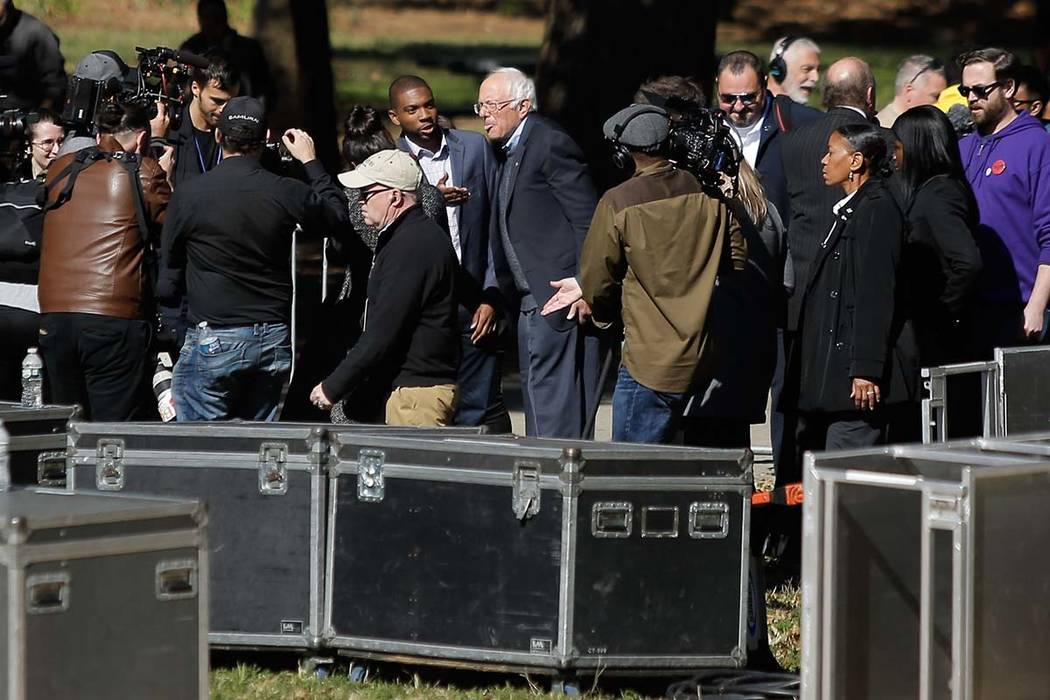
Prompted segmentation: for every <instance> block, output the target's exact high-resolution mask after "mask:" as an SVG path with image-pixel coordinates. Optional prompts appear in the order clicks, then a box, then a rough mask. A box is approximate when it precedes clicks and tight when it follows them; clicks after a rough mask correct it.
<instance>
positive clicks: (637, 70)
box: [536, 0, 719, 188]
mask: <svg viewBox="0 0 1050 700" xmlns="http://www.w3.org/2000/svg"><path fill="white" fill-rule="evenodd" d="M718 6H719V2H718V1H717V0H619V1H618V2H609V1H608V0H549V6H548V13H547V29H546V33H545V37H544V42H543V49H542V50H541V52H540V60H539V66H538V68H537V71H536V74H537V75H536V78H537V91H538V93H539V95H538V97H539V109H540V111H541V112H543V113H544V114H546V115H548V116H550V117H551V118H553V119H555V120H556V121H558V122H559V123H560V124H561V125H562V126H564V127H565V129H567V130H568V131H569V133H570V134H572V136H573V138H575V139H576V141H577V143H579V144H580V146H581V147H582V148H583V151H584V154H585V155H586V156H587V160H588V161H589V162H590V164H591V168H592V173H593V175H594V177H595V181H596V183H597V184H598V186H599V187H600V188H605V187H607V186H609V185H610V184H613V183H614V182H616V181H617V179H619V178H618V176H617V173H616V170H615V167H614V166H613V165H612V161H611V158H610V150H609V147H608V145H606V143H605V141H604V138H603V137H602V124H603V123H604V122H605V120H606V119H608V118H609V117H610V116H612V115H613V114H615V113H616V112H617V111H618V110H619V109H621V108H623V107H626V106H627V105H628V104H630V103H631V97H632V96H633V95H634V92H635V91H636V90H637V89H638V86H639V85H640V84H641V83H643V82H645V81H646V80H648V79H649V78H655V77H657V76H660V75H686V76H691V77H693V78H694V79H696V80H698V81H699V82H700V84H701V85H704V86H705V88H709V86H710V84H711V79H712V76H713V74H714V65H715V64H714V59H715V56H714V48H715V28H716V25H717V23H718Z"/></svg>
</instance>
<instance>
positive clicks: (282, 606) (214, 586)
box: [68, 422, 478, 651]
mask: <svg viewBox="0 0 1050 700" xmlns="http://www.w3.org/2000/svg"><path fill="white" fill-rule="evenodd" d="M331 427H333V426H332V425H330V424H306V423H239V422H222V423H218V422H216V423H73V424H72V425H71V426H70V431H69V444H70V448H69V451H70V455H71V464H72V467H71V471H70V474H69V477H68V487H69V488H70V489H74V490H77V491H81V490H87V491H104V492H125V493H141V494H150V495H156V496H173V497H191V498H199V499H201V500H203V501H204V502H205V503H206V504H207V507H208V513H209V539H210V542H211V547H212V557H211V582H210V583H211V588H210V591H211V594H210V597H211V615H210V621H211V627H210V630H209V635H208V640H209V642H210V643H211V644H212V645H213V646H215V647H219V648H223V647H230V648H259V649H266V648H284V649H294V650H304V651H305V650H316V649H319V648H321V647H323V643H322V642H323V640H322V636H321V632H322V625H321V616H322V608H321V606H322V602H323V590H324V583H323V580H322V576H323V573H324V537H325V532H326V528H325V503H326V498H327V481H328V471H327V462H328V451H329V448H328V441H327V429H328V428H331ZM343 429H344V430H346V431H347V432H356V431H368V432H370V433H373V432H374V433H380V434H389V435H394V434H413V435H414V434H423V433H427V432H428V431H425V430H420V429H414V428H386V427H384V426H374V425H367V426H365V425H355V426H343ZM440 430H443V431H444V430H448V431H450V432H452V433H456V434H461V435H469V434H477V433H478V430H477V429H452V428H442V429H440Z"/></svg>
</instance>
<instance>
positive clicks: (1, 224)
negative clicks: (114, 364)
mask: <svg viewBox="0 0 1050 700" xmlns="http://www.w3.org/2000/svg"><path fill="white" fill-rule="evenodd" d="M38 114H39V118H38V119H37V120H36V121H35V122H30V123H29V124H28V125H27V131H26V137H27V143H26V154H27V158H26V159H25V165H24V166H23V167H22V168H21V169H20V170H21V172H20V173H19V174H20V175H21V177H22V179H21V180H20V181H18V182H10V183H5V184H4V185H2V186H0V187H2V191H0V338H3V339H4V341H3V343H0V400H5V401H18V400H19V399H20V397H21V393H22V380H21V377H22V369H21V365H22V359H23V358H24V357H25V354H26V350H27V349H28V348H30V347H32V346H35V345H36V344H37V330H38V329H39V328H40V305H39V304H38V303H37V277H38V276H39V272H40V240H41V229H42V215H41V211H40V205H39V204H37V201H39V199H42V197H43V188H44V177H45V176H46V175H47V169H48V167H49V166H50V165H51V163H52V161H54V160H55V157H56V156H57V155H58V149H59V147H60V146H61V145H62V139H63V137H64V136H65V130H64V129H63V128H62V127H61V126H59V125H58V124H57V123H56V122H57V118H56V116H55V114H54V113H52V112H50V111H48V110H40V111H39V112H38Z"/></svg>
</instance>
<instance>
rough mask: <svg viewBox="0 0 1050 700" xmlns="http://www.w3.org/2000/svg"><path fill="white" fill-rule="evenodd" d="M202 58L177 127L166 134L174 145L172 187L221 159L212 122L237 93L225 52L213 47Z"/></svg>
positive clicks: (234, 72)
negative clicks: (205, 63)
mask: <svg viewBox="0 0 1050 700" xmlns="http://www.w3.org/2000/svg"><path fill="white" fill-rule="evenodd" d="M204 58H205V59H207V60H208V67H207V68H195V69H194V70H193V80H192V82H191V83H190V91H191V93H192V94H193V100H192V101H191V102H190V103H189V104H188V105H187V106H186V107H185V108H184V110H183V114H182V120H181V123H180V124H179V129H178V130H177V131H175V132H174V133H171V134H169V138H170V140H171V143H172V145H173V146H174V147H175V167H174V170H173V171H172V173H171V186H172V189H178V188H179V186H180V185H184V184H186V183H187V182H190V181H191V180H193V179H194V178H196V177H199V176H200V175H203V174H204V173H206V172H208V171H209V170H211V169H212V168H214V167H215V166H216V165H218V163H219V162H220V161H221V160H222V149H221V148H220V147H219V144H218V142H217V141H216V139H215V126H216V124H218V123H219V115H220V114H222V110H223V108H224V107H225V106H226V104H227V103H228V102H229V101H230V100H231V99H233V98H234V97H237V95H239V94H240V81H241V77H240V73H239V72H238V70H237V68H236V67H234V65H233V64H232V63H231V62H230V60H229V58H228V57H227V55H226V54H225V53H222V52H219V51H215V52H212V53H209V54H207V55H206V56H204ZM155 135H156V134H155Z"/></svg>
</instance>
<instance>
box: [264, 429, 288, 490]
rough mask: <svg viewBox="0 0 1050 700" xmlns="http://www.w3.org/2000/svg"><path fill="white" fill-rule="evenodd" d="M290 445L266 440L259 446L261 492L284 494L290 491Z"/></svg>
mask: <svg viewBox="0 0 1050 700" xmlns="http://www.w3.org/2000/svg"><path fill="white" fill-rule="evenodd" d="M287 461H288V445H286V444H284V443H283V442H264V443H263V444H262V445H260V446H259V493H261V494H262V495H264V496H283V495H284V494H286V493H288V469H287V468H286V466H285V463H286V462H287Z"/></svg>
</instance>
